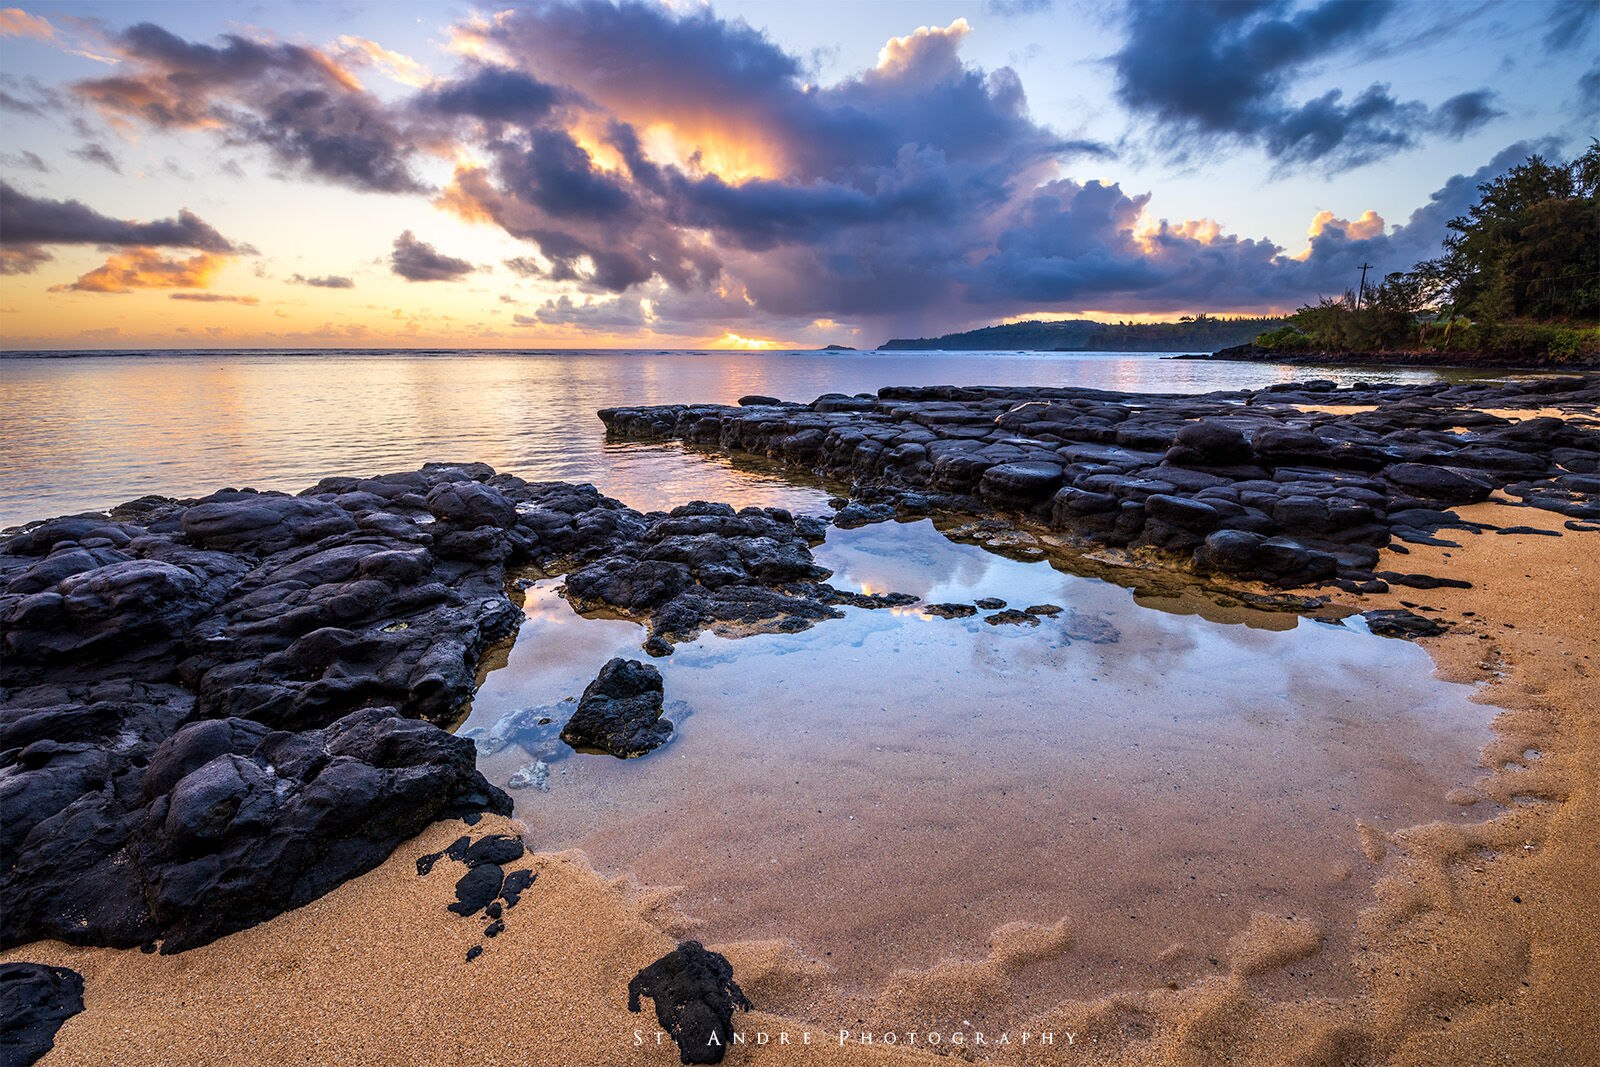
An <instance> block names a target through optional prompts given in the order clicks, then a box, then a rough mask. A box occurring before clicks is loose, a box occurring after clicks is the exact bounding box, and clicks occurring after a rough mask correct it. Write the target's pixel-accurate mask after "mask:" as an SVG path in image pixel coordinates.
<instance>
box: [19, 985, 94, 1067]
mask: <svg viewBox="0 0 1600 1067" xmlns="http://www.w3.org/2000/svg"><path fill="white" fill-rule="evenodd" d="M82 1010H83V976H82V975H80V974H78V972H77V971H73V970H68V969H67V968H65V967H50V966H47V965H46V964H43V963H22V962H19V961H8V962H6V963H0V1062H3V1063H5V1064H6V1065H7V1067H28V1065H29V1064H31V1063H34V1062H35V1061H37V1060H38V1059H39V1058H40V1057H41V1056H43V1055H44V1054H45V1053H46V1052H49V1051H50V1050H51V1049H52V1048H54V1047H55V1043H56V1031H57V1030H60V1029H61V1024H62V1023H64V1022H66V1021H67V1020H68V1019H70V1018H72V1017H73V1016H74V1015H76V1014H78V1013H79V1012H80V1011H82Z"/></svg>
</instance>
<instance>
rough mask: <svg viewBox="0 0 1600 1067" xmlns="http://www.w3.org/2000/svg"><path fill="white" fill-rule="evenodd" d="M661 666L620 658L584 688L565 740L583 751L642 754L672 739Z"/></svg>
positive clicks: (621, 755) (564, 730)
mask: <svg viewBox="0 0 1600 1067" xmlns="http://www.w3.org/2000/svg"><path fill="white" fill-rule="evenodd" d="M661 712H662V683H661V672H660V671H658V670H656V669H655V668H654V667H652V666H650V665H649V664H648V663H642V662H640V661H639V660H630V659H622V658H620V657H619V658H617V659H613V660H611V661H610V662H608V663H607V664H606V665H605V666H604V667H601V668H600V673H599V674H598V675H596V676H595V679H594V681H592V682H590V683H589V685H588V688H586V689H584V691H583V696H582V697H580V698H579V700H578V709H577V710H576V711H575V712H573V713H572V718H571V719H569V720H567V725H566V726H564V727H562V729H561V740H563V741H565V742H566V743H567V744H569V745H571V746H572V747H573V748H575V749H578V750H579V751H589V752H609V753H611V755H613V756H616V757H617V758H618V759H628V758H631V757H634V756H642V755H644V754H645V753H647V752H650V751H652V750H654V749H656V748H659V747H660V746H661V745H664V744H666V742H667V739H668V738H669V737H670V736H671V735H672V723H670V722H667V721H666V720H664V719H662V718H661Z"/></svg>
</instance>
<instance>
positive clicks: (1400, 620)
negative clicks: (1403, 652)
mask: <svg viewBox="0 0 1600 1067" xmlns="http://www.w3.org/2000/svg"><path fill="white" fill-rule="evenodd" d="M1361 617H1362V618H1364V619H1366V620H1367V628H1368V629H1369V630H1371V631H1372V632H1373V633H1375V634H1378V635H1380V636H1383V637H1404V638H1417V637H1437V636H1438V635H1440V634H1442V633H1444V632H1445V631H1446V630H1448V629H1449V627H1447V626H1446V625H1445V624H1444V623H1441V622H1437V621H1435V620H1433V619H1429V618H1426V617H1425V616H1422V615H1418V614H1416V613H1414V612H1410V611H1407V610H1405V609H1404V608H1383V609H1379V610H1376V611H1364V612H1362V613H1361Z"/></svg>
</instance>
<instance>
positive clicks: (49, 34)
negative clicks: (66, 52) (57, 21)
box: [0, 7, 56, 41]
mask: <svg viewBox="0 0 1600 1067" xmlns="http://www.w3.org/2000/svg"><path fill="white" fill-rule="evenodd" d="M55 35H56V28H55V27H54V26H52V25H50V20H49V19H46V18H41V17H40V16H38V15H30V14H28V13H27V12H26V11H24V10H22V9H21V8H20V7H8V8H4V9H0V37H32V38H33V39H34V40H36V41H49V40H53V39H54V38H55Z"/></svg>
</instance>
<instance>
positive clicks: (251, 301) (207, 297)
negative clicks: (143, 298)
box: [167, 293, 261, 307]
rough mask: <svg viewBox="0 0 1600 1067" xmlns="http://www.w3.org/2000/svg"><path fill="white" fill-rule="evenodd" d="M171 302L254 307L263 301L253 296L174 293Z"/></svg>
mask: <svg viewBox="0 0 1600 1067" xmlns="http://www.w3.org/2000/svg"><path fill="white" fill-rule="evenodd" d="M167 299H169V300H193V301H196V302H197V303H201V304H244V305H246V306H249V307H254V306H256V305H257V304H259V303H261V301H260V300H259V299H258V298H256V297H253V296H229V295H228V294H226V293H172V294H170V295H169V296H168V297H167Z"/></svg>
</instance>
